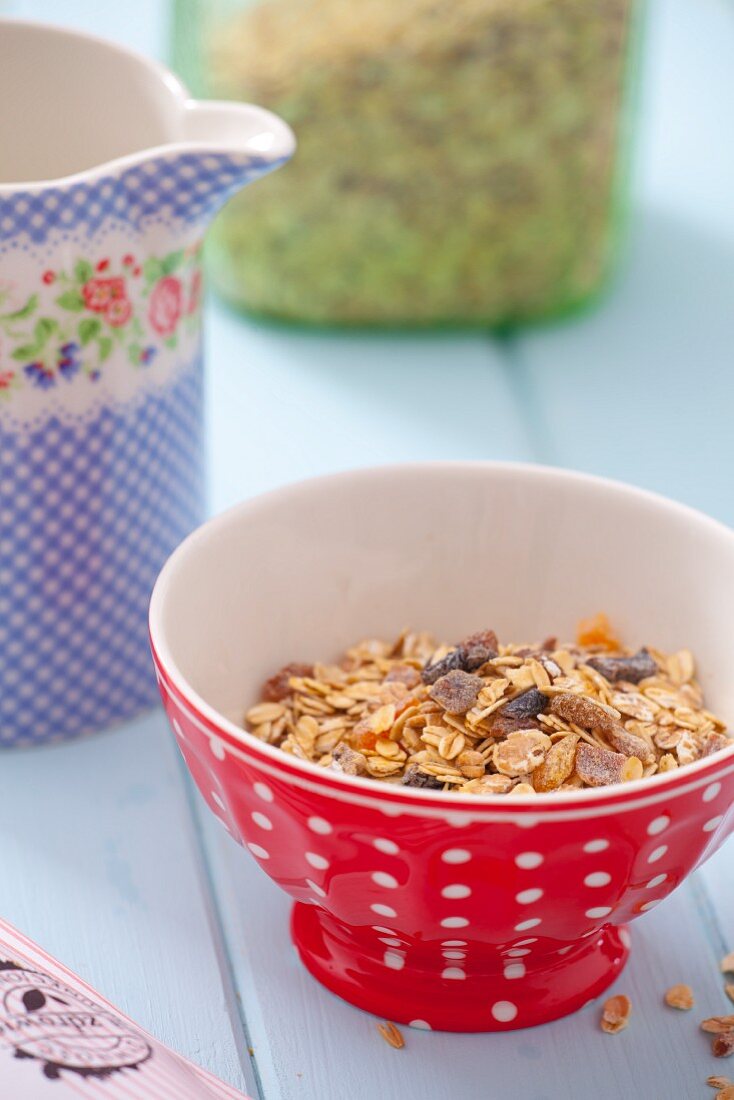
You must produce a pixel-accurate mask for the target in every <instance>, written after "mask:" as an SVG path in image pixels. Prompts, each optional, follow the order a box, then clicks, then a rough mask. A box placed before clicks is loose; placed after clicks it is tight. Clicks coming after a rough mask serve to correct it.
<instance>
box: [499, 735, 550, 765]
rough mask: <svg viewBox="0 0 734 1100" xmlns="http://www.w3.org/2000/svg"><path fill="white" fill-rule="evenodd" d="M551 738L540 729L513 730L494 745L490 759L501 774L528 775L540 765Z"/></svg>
mask: <svg viewBox="0 0 734 1100" xmlns="http://www.w3.org/2000/svg"><path fill="white" fill-rule="evenodd" d="M550 747H551V739H550V737H548V736H546V734H544V733H541V732H540V730H515V731H514V732H513V733H510V734H509V735H508V736H507V737H506V739H505V740H504V741H500V743H499V744H498V745H495V748H494V753H493V755H492V761H493V763H494V766H495V768H496V769H497V771H498V772H500V773H501V774H502V775H509V776H519V775H528V773H529V772H532V771H534V769H535V768H538V767H540V765H541V764H542V763H543V761H544V759H545V754H546V753H547V752H548V750H549V749H550Z"/></svg>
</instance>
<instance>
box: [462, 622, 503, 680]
mask: <svg viewBox="0 0 734 1100" xmlns="http://www.w3.org/2000/svg"><path fill="white" fill-rule="evenodd" d="M459 649H460V650H463V651H464V663H463V665H462V666H461V667H462V668H463V669H464V670H465V671H466V672H474V670H475V669H477V668H481V667H482V665H484V664H486V663H487V661H491V660H492V658H493V657H496V656H497V635H496V634H495V632H494V631H493V630H478V631H477V632H476V634H470V635H469V637H468V638H464V639H463V640H462V641H461V642H459Z"/></svg>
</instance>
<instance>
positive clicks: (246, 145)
mask: <svg viewBox="0 0 734 1100" xmlns="http://www.w3.org/2000/svg"><path fill="white" fill-rule="evenodd" d="M295 145H296V142H295V138H294V136H293V131H292V130H291V128H290V127H289V126H288V125H287V123H285V122H283V120H282V119H280V118H278V116H277V115H274V114H272V113H271V112H270V111H267V110H265V109H264V108H262V107H256V106H253V105H252V104H249V103H228V102H220V101H217V100H211V101H203V100H202V101H199V100H191V99H190V100H187V101H186V102H185V103H184V104H183V110H182V115H181V126H180V134H179V140H178V141H176V142H174V143H172V144H171V145H170V146H169V147H168V148H164V149H156V150H151V151H150V163H151V164H155V166H156V169H157V170H161V169H162V170H163V171H164V172H165V171H166V169H168V170H170V179H171V182H172V187H171V190H172V191H173V190H174V186H175V201H176V204H177V206H178V207H179V208H183V207H188V211H187V213H188V217H187V221H189V223H192V222H194V221H198V222H206V221H208V220H210V219H211V218H212V217H213V216H214V215H215V214H216V212H217V211H218V210H219V208H220V207H221V206H222V205H223V204H224V203H225V202H226V201H227V199H229V198H230V197H231V195H233V194H234V193H235V192H236V191H239V190H240V188H242V187H244V186H245V185H247V184H249V183H253V182H254V181H255V180H257V179H260V178H261V177H262V176H265V175H267V174H268V173H269V172H272V171H274V170H275V169H276V168H279V167H280V166H281V165H283V164H285V163H286V161H288V160H290V158H291V156H292V155H293V152H294V149H295ZM161 157H162V158H163V160H164V162H165V163H164V164H163V165H161Z"/></svg>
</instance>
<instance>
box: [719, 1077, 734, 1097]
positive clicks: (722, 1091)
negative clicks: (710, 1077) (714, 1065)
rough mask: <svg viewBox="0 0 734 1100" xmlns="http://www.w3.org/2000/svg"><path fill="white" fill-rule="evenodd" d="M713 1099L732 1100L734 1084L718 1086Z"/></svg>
mask: <svg viewBox="0 0 734 1100" xmlns="http://www.w3.org/2000/svg"><path fill="white" fill-rule="evenodd" d="M721 1080H723V1078H721ZM714 1100H734V1085H723V1086H719V1091H718V1092H717V1093H716V1096H715V1098H714Z"/></svg>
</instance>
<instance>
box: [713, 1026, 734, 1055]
mask: <svg viewBox="0 0 734 1100" xmlns="http://www.w3.org/2000/svg"><path fill="white" fill-rule="evenodd" d="M711 1053H712V1054H713V1055H714V1057H716V1058H729V1057H730V1056H731V1055H732V1054H734V1031H724V1032H723V1033H722V1034H721V1035H715V1036H714V1038H713V1039H712V1041H711Z"/></svg>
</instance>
